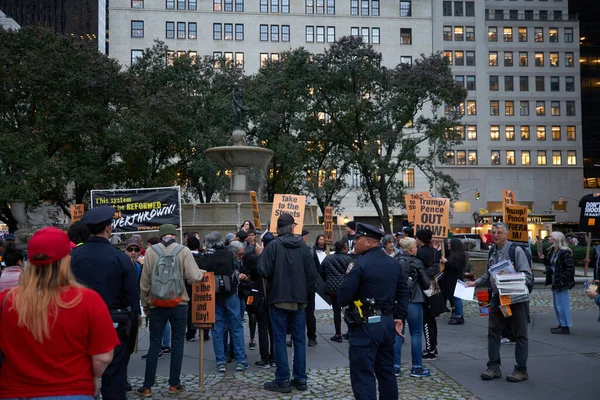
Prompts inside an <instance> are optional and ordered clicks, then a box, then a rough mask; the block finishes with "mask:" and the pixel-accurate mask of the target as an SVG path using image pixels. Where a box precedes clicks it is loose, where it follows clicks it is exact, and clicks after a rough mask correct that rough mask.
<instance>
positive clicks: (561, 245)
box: [550, 231, 573, 253]
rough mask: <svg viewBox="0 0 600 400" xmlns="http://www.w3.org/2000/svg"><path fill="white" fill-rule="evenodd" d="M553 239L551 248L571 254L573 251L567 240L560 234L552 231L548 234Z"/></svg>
mask: <svg viewBox="0 0 600 400" xmlns="http://www.w3.org/2000/svg"><path fill="white" fill-rule="evenodd" d="M550 236H552V238H553V239H554V243H553V244H552V248H554V249H558V250H568V251H570V252H571V253H572V252H573V250H571V248H570V247H569V243H568V242H567V238H566V237H565V235H564V234H563V233H562V232H558V231H554V232H552V233H551V234H550Z"/></svg>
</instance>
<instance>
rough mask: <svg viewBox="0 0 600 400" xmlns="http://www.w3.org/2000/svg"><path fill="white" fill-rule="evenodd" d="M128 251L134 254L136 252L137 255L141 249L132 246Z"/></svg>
mask: <svg viewBox="0 0 600 400" xmlns="http://www.w3.org/2000/svg"><path fill="white" fill-rule="evenodd" d="M126 250H127V251H128V252H130V253H134V252H135V253H137V252H138V251H140V248H139V247H137V246H130V247H127V249H126Z"/></svg>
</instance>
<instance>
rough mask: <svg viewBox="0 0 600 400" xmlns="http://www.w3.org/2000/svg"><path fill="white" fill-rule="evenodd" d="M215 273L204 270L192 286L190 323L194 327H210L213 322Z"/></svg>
mask: <svg viewBox="0 0 600 400" xmlns="http://www.w3.org/2000/svg"><path fill="white" fill-rule="evenodd" d="M215 300H216V298H215V274H214V273H213V272H206V273H205V274H204V276H203V277H202V280H201V281H200V282H196V283H194V285H193V286H192V298H191V301H192V324H193V325H194V326H195V327H196V328H203V329H204V328H212V327H213V325H214V323H215Z"/></svg>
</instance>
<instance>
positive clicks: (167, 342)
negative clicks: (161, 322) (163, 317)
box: [161, 321, 187, 348]
mask: <svg viewBox="0 0 600 400" xmlns="http://www.w3.org/2000/svg"><path fill="white" fill-rule="evenodd" d="M186 325H187V323H186ZM161 347H163V348H165V347H171V324H170V323H169V321H167V324H166V325H165V331H164V332H163V335H162V342H161Z"/></svg>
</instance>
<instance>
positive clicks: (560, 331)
mask: <svg viewBox="0 0 600 400" xmlns="http://www.w3.org/2000/svg"><path fill="white" fill-rule="evenodd" d="M550 332H551V333H554V334H555V335H570V334H571V329H569V327H568V326H560V327H558V326H557V327H556V328H552V329H550Z"/></svg>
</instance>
